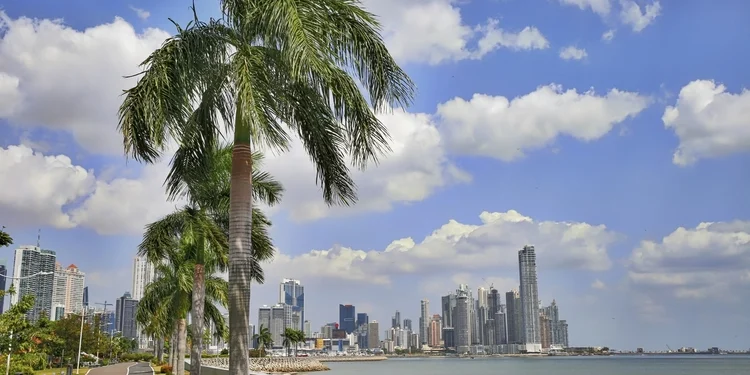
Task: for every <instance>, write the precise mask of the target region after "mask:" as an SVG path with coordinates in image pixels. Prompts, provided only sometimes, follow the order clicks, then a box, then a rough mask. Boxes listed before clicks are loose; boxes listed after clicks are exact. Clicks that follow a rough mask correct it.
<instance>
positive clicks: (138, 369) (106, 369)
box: [87, 362, 154, 375]
mask: <svg viewBox="0 0 750 375" xmlns="http://www.w3.org/2000/svg"><path fill="white" fill-rule="evenodd" d="M87 375H154V372H153V370H152V369H151V365H150V364H149V363H148V362H138V363H134V362H127V363H118V364H116V365H111V366H103V367H96V368H92V369H91V370H89V372H88V374H87Z"/></svg>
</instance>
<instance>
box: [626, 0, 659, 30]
mask: <svg viewBox="0 0 750 375" xmlns="http://www.w3.org/2000/svg"><path fill="white" fill-rule="evenodd" d="M620 6H621V7H622V9H621V10H620V20H621V21H622V23H624V24H625V25H628V26H630V28H631V29H633V31H635V32H637V33H639V32H641V31H643V29H645V28H646V27H647V26H648V25H650V24H651V23H653V22H654V20H656V17H658V16H659V15H660V14H661V4H660V3H659V1H654V2H652V3H650V4H646V6H644V7H643V8H641V6H640V5H638V3H636V2H635V1H633V0H620Z"/></svg>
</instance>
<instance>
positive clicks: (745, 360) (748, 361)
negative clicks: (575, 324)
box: [327, 355, 750, 375]
mask: <svg viewBox="0 0 750 375" xmlns="http://www.w3.org/2000/svg"><path fill="white" fill-rule="evenodd" d="M328 366H329V367H330V368H331V371H330V372H327V373H329V374H331V375H412V374H420V375H421V374H424V375H480V374H481V375H494V374H498V375H505V374H507V375H525V374H529V375H546V374H550V375H748V374H750V356H739V355H721V356H707V355H705V356H684V355H680V356H674V355H673V356H663V357H657V356H610V357H536V358H510V357H506V358H483V359H479V358H476V359H458V358H390V359H388V360H386V361H380V362H333V363H328Z"/></svg>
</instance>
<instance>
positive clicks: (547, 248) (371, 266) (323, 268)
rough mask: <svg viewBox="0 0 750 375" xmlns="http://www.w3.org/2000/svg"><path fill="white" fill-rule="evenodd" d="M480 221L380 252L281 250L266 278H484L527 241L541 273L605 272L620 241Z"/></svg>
mask: <svg viewBox="0 0 750 375" xmlns="http://www.w3.org/2000/svg"><path fill="white" fill-rule="evenodd" d="M479 219H480V222H479V223H477V224H467V223H460V222H458V221H455V220H449V221H448V222H447V223H446V224H444V225H442V226H441V227H440V228H437V229H436V230H435V231H433V232H432V233H431V234H430V235H428V236H427V237H425V238H424V239H423V240H422V241H420V242H417V241H415V240H414V239H413V238H411V237H407V238H401V239H396V240H394V241H392V242H391V243H390V244H389V245H388V246H386V247H385V248H384V249H378V250H374V249H353V248H350V247H346V246H344V245H336V246H333V247H331V248H329V249H325V250H312V251H310V252H307V253H304V254H300V255H290V254H288V253H283V252H282V253H281V254H279V255H278V256H277V257H276V259H275V260H274V261H273V262H272V263H270V264H269V265H268V267H267V273H268V275H270V276H271V279H272V280H273V279H274V277H276V278H280V277H284V276H283V275H299V276H297V277H300V278H313V277H314V278H323V279H339V280H345V281H350V282H362V283H374V284H383V285H388V284H390V283H391V282H392V279H393V277H397V276H403V275H418V276H419V277H420V278H429V277H443V278H444V277H445V276H446V272H445V270H446V269H450V270H451V272H453V275H454V276H455V275H458V276H457V277H461V275H462V274H466V273H472V274H475V276H479V275H482V273H484V274H485V275H486V276H479V277H490V276H497V273H496V272H498V270H500V269H506V270H517V267H518V250H519V249H520V248H521V247H523V246H524V245H527V244H533V245H535V246H536V250H537V253H538V258H537V259H539V260H538V265H539V268H540V269H569V270H589V271H604V270H607V269H609V268H610V267H611V265H612V261H611V260H610V258H609V255H608V252H607V248H608V246H609V245H611V244H612V243H614V242H615V241H617V240H618V238H619V236H618V235H617V234H616V233H614V232H612V231H611V230H609V229H608V228H607V227H606V226H604V225H592V224H588V223H580V222H555V221H536V220H534V219H532V218H530V217H527V216H524V215H522V214H521V213H519V212H517V211H515V210H509V211H507V212H486V211H485V212H482V213H481V214H480V215H479ZM453 281H455V280H453ZM453 281H452V282H453ZM490 282H492V281H490ZM498 282H499V283H501V284H504V283H505V282H500V280H498ZM484 283H486V282H484Z"/></svg>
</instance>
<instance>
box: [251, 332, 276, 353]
mask: <svg viewBox="0 0 750 375" xmlns="http://www.w3.org/2000/svg"><path fill="white" fill-rule="evenodd" d="M253 340H255V341H256V342H257V343H258V348H259V349H260V352H261V357H265V356H266V348H270V347H271V345H272V344H273V337H272V336H271V331H270V330H269V329H268V327H265V326H263V324H261V325H260V328H258V333H256V334H255V335H254V336H253Z"/></svg>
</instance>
